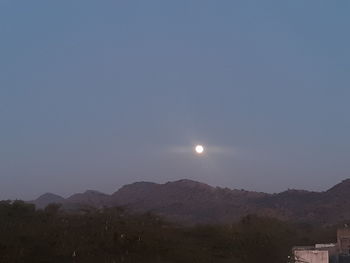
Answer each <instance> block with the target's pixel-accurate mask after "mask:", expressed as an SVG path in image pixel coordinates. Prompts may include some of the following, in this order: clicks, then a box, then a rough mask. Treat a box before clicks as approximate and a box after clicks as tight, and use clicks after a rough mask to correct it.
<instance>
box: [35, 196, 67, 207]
mask: <svg viewBox="0 0 350 263" xmlns="http://www.w3.org/2000/svg"><path fill="white" fill-rule="evenodd" d="M64 201H65V199H64V198H63V197H62V196H59V195H56V194H52V193H46V194H43V195H41V196H39V197H38V198H37V199H35V200H34V201H30V203H33V204H35V206H36V208H40V209H41V208H45V207H46V206H47V205H48V204H51V203H63V202H64Z"/></svg>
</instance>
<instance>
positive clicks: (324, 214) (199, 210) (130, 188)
mask: <svg viewBox="0 0 350 263" xmlns="http://www.w3.org/2000/svg"><path fill="white" fill-rule="evenodd" d="M349 198H350V179H346V180H343V181H342V182H340V183H338V184H336V185H334V186H333V187H331V188H329V189H328V190H327V191H322V192H315V191H307V190H298V189H288V190H286V191H283V192H280V193H275V194H269V193H263V192H255V191H246V190H238V189H230V188H222V187H214V186H211V185H208V184H205V183H202V182H197V181H193V180H189V179H181V180H177V181H172V182H171V181H170V182H166V183H164V184H158V183H153V182H135V183H131V184H127V185H124V186H122V187H121V188H119V189H118V190H117V191H115V192H114V193H112V194H110V195H108V194H104V193H101V192H98V191H94V190H87V191H85V192H84V193H77V194H73V195H71V196H70V197H68V198H66V199H64V198H63V197H60V196H57V195H54V194H50V193H46V194H44V195H41V196H40V197H39V198H37V199H35V200H33V201H31V203H33V204H35V205H36V206H37V208H43V207H45V205H47V204H49V203H52V202H54V203H61V204H63V207H66V208H72V207H73V208H78V207H79V206H86V207H94V208H101V207H113V206H123V207H126V208H128V209H129V210H131V211H134V212H154V213H157V214H159V215H162V216H164V217H165V218H168V219H170V220H173V221H177V222H184V223H227V222H232V221H236V220H238V219H240V218H241V217H242V216H245V215H248V214H258V215H262V216H272V217H276V218H279V219H282V220H297V221H303V222H318V223H335V222H337V221H341V220H346V219H350V202H348V201H347V200H348V199H349Z"/></svg>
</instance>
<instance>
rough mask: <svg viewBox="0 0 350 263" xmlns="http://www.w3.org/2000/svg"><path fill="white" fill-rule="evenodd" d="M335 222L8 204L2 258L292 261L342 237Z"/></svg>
mask: <svg viewBox="0 0 350 263" xmlns="http://www.w3.org/2000/svg"><path fill="white" fill-rule="evenodd" d="M334 234H335V231H334V229H333V228H324V227H322V228H321V227H316V226H311V225H295V224H290V223H285V222H281V221H278V220H275V219H270V218H260V217H255V216H247V217H245V218H243V219H242V220H241V221H240V222H237V223H234V224H232V225H220V226H210V225H208V226H195V227H182V226H179V225H174V224H170V223H167V222H164V221H163V220H162V219H161V218H159V217H157V216H155V215H152V214H144V215H129V214H128V213H126V212H125V211H124V210H123V209H121V208H106V209H103V210H89V209H86V210H84V211H81V212H80V213H75V214H68V213H65V212H63V211H62V210H60V206H59V205H56V204H51V205H49V206H47V207H46V208H45V209H44V210H35V207H34V206H33V205H30V204H27V203H24V202H22V201H15V202H10V201H1V202H0V262H4V263H12V262H14V263H15V262H16V263H17V262H18V263H20V262H23V263H28V262H29V263H30V262H35V263H44V262H53V263H55V262H57V263H65V262H84V263H90V262H94V263H95V262H96V263H100V262H106V263H107V262H108V263H119V262H126V263H130V262H138V263H142V262H152V263H154V262H161V263H167V262H169V263H170V262H179V263H180V262H203V263H206V262H215V263H225V262H237V263H250V262H269V263H274V262H276V263H277V262H286V261H287V256H288V255H289V253H290V249H291V247H292V246H293V245H296V244H298V245H308V244H313V243H315V242H322V241H325V242H329V241H333V240H334V238H335V237H334Z"/></svg>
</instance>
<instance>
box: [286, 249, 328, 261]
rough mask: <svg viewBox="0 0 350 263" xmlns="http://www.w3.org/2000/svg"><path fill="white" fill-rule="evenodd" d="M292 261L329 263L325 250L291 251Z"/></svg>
mask: <svg viewBox="0 0 350 263" xmlns="http://www.w3.org/2000/svg"><path fill="white" fill-rule="evenodd" d="M293 254H294V260H295V262H298V263H306V262H308V263H329V254H328V251H327V250H319V249H315V247H311V248H305V247H301V248H296V249H294V250H293Z"/></svg>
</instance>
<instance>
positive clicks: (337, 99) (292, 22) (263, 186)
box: [0, 0, 350, 199]
mask: <svg viewBox="0 0 350 263" xmlns="http://www.w3.org/2000/svg"><path fill="white" fill-rule="evenodd" d="M349 13H350V2H349V1H301V0H297V1H279V0H276V1H259V0H257V1H247V0H242V1H214V0H213V1H204V0H198V1H192V0H189V1H188V0H176V1H163V0H159V1H153V0H150V1H107V0H106V1H88V0H75V1H63V0H62V1H44V0H43V1H11V0H2V1H0V199H6V198H23V199H32V198H34V197H36V196H38V195H40V194H42V193H44V192H54V193H57V194H60V195H63V196H67V195H69V194H72V193H75V192H82V191H84V190H86V189H95V190H99V191H102V192H106V193H111V192H114V191H115V190H117V189H118V188H119V187H120V186H122V185H123V184H127V183H132V182H134V181H154V182H159V183H164V182H166V181H170V180H178V179H182V178H189V179H193V180H198V181H201V182H205V183H208V184H211V185H215V186H216V185H217V186H224V187H230V188H239V189H241V188H244V189H247V190H257V191H265V192H279V191H283V190H286V189H287V188H302V189H309V190H325V189H327V188H329V187H330V186H332V185H334V184H336V183H338V182H339V181H341V180H343V179H345V178H348V177H350V173H349V172H350V161H349V160H350V140H349V135H350V117H349V113H350V103H349V101H350V100H349V99H350V85H349V84H350V74H349V71H350V51H349V50H350V34H349V27H350V16H349ZM196 143H202V144H203V145H204V146H205V147H207V149H208V151H207V152H206V154H204V155H203V156H196V155H195V154H194V153H193V152H191V149H192V147H193V146H194V145H195V144H196ZM179 149H180V150H179ZM181 149H190V150H189V151H186V150H181ZM210 149H216V150H213V151H210Z"/></svg>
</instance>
